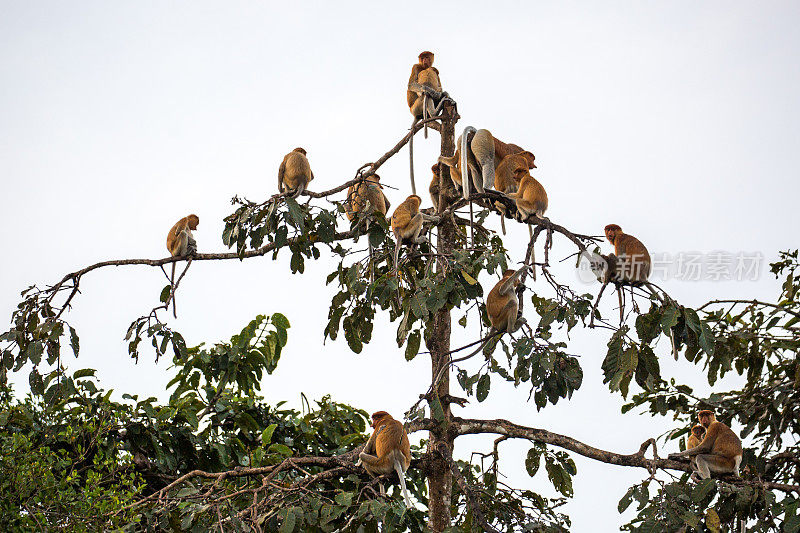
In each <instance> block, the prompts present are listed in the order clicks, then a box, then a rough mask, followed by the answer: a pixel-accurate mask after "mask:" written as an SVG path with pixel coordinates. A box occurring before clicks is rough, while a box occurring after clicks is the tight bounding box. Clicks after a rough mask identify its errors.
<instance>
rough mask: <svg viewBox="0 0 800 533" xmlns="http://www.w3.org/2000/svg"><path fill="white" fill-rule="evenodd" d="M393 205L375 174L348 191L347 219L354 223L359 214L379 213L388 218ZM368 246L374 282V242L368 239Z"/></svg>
mask: <svg viewBox="0 0 800 533" xmlns="http://www.w3.org/2000/svg"><path fill="white" fill-rule="evenodd" d="M390 206H391V204H390V203H389V199H388V198H386V195H384V194H383V186H381V177H380V176H378V175H377V174H373V175H371V176H369V177H368V178H366V179H365V180H364V181H361V182H359V183H356V184H354V185H351V186H350V188H349V189H347V211H346V214H347V219H348V220H350V222H352V221H353V220H355V219H357V218H358V214H359V213H362V212H363V213H374V212H378V213H380V214H382V215H384V216H386V212H387V211H388V210H389V207H390ZM369 222H370V221H369V219H367V220H366V230H367V231H369ZM367 246H368V248H369V260H370V263H369V278H370V281H374V277H375V274H374V270H373V267H372V257H373V254H372V242H371V241H370V240H369V237H367Z"/></svg>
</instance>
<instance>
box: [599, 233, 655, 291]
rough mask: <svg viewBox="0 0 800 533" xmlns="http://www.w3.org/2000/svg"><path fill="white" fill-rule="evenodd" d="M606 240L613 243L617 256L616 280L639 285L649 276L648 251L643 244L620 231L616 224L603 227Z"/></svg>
mask: <svg viewBox="0 0 800 533" xmlns="http://www.w3.org/2000/svg"><path fill="white" fill-rule="evenodd" d="M605 233H606V238H607V239H608V242H610V243H611V244H613V245H614V254H615V255H616V257H617V269H616V278H617V281H621V282H624V283H625V284H627V285H641V284H642V283H644V282H646V281H647V278H648V276H650V268H651V262H650V252H648V251H647V248H645V246H644V244H642V242H641V241H640V240H639V239H637V238H636V237H634V236H633V235H628V234H626V233H623V232H622V228H620V227H619V226H618V225H616V224H609V225H608V226H606V227H605Z"/></svg>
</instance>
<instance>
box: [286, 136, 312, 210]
mask: <svg viewBox="0 0 800 533" xmlns="http://www.w3.org/2000/svg"><path fill="white" fill-rule="evenodd" d="M313 179H314V173H313V172H311V165H309V164H308V158H307V157H306V151H305V149H303V148H295V149H294V150H292V151H291V152H289V153H288V154H286V155H285V156H284V157H283V162H281V167H280V168H279V169H278V191H280V192H281V193H283V192H286V191H293V194H292V198H297V197H298V196H300V195H301V194H302V193H303V191H304V190H306V188H307V187H308V182H310V181H311V180H313Z"/></svg>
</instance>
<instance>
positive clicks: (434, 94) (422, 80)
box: [406, 51, 446, 194]
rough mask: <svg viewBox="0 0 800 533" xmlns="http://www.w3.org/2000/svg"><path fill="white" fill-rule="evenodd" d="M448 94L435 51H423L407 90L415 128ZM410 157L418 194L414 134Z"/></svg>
mask: <svg viewBox="0 0 800 533" xmlns="http://www.w3.org/2000/svg"><path fill="white" fill-rule="evenodd" d="M444 94H446V93H443V92H442V83H441V81H440V79H439V71H438V70H437V69H436V68H435V67H434V66H433V52H428V51H425V52H422V53H420V54H419V61H418V62H417V63H415V64H414V66H412V67H411V75H410V76H409V77H408V87H407V90H406V100H407V101H408V108H409V109H410V110H411V114H412V115H414V121H413V122H412V123H411V128H412V129H413V128H414V126H415V125H416V123H417V121H418V120H420V119H422V120H424V119H427V118H429V117H431V116H433V115H434V114H435V113H436V104H437V103H438V102H439V101H440V100H441V98H442V96H443V95H444ZM423 133H424V135H425V138H426V139H427V138H428V127H427V126H425V129H424V131H423ZM408 157H409V164H410V177H411V194H417V186H416V183H415V182H414V135H413V134H412V135H411V138H410V139H409V140H408Z"/></svg>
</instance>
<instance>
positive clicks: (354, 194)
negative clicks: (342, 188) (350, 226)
mask: <svg viewBox="0 0 800 533" xmlns="http://www.w3.org/2000/svg"><path fill="white" fill-rule="evenodd" d="M347 200H348V203H349V210H348V211H347V218H348V220H350V221H353V220H355V219H356V216H357V214H358V213H360V212H361V211H363V210H364V209H365V208H366V206H367V202H368V201H369V204H370V210H372V211H378V212H380V213H381V214H382V215H386V211H387V209H386V198H385V197H384V195H383V191H381V188H380V185H378V184H376V183H369V182H367V181H362V182H361V183H358V184H356V185H351V186H350V188H349V189H347Z"/></svg>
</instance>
